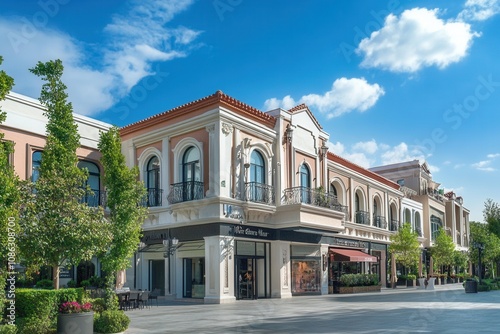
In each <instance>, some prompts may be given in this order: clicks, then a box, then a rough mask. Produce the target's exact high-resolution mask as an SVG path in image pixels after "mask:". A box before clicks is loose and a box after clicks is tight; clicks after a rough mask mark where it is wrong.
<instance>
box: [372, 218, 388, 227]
mask: <svg viewBox="0 0 500 334" xmlns="http://www.w3.org/2000/svg"><path fill="white" fill-rule="evenodd" d="M373 226H375V227H378V228H383V229H386V228H387V220H386V219H385V217H384V216H374V217H373Z"/></svg>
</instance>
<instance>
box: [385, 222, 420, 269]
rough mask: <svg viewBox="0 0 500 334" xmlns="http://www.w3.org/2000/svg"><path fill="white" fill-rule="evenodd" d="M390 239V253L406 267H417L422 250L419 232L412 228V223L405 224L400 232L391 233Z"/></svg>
mask: <svg viewBox="0 0 500 334" xmlns="http://www.w3.org/2000/svg"><path fill="white" fill-rule="evenodd" d="M390 239H391V244H390V245H389V253H391V254H392V255H393V256H394V258H395V260H396V262H397V263H400V264H402V265H403V266H404V267H405V268H412V267H416V266H417V265H418V262H419V259H420V254H421V250H420V243H419V241H418V234H417V233H415V232H413V231H412V230H411V225H410V224H409V223H405V224H403V226H402V227H401V228H400V229H399V231H398V233H396V234H393V235H391V238H390Z"/></svg>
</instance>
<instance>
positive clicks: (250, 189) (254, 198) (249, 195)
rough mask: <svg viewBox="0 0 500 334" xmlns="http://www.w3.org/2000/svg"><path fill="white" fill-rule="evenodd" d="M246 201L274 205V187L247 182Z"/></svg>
mask: <svg viewBox="0 0 500 334" xmlns="http://www.w3.org/2000/svg"><path fill="white" fill-rule="evenodd" d="M245 200H246V201H250V202H257V203H264V204H269V205H274V187H273V186H270V185H267V184H263V183H258V182H247V183H245Z"/></svg>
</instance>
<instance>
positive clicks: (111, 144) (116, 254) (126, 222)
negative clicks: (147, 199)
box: [98, 127, 147, 283]
mask: <svg viewBox="0 0 500 334" xmlns="http://www.w3.org/2000/svg"><path fill="white" fill-rule="evenodd" d="M98 147H99V150H100V151H101V154H102V157H101V163H102V165H103V167H104V185H105V186H106V194H107V201H106V202H107V203H106V205H107V207H108V208H109V218H108V219H109V221H110V223H111V230H112V234H113V240H112V242H111V244H110V246H109V248H107V249H106V253H105V254H104V255H103V256H102V257H101V263H102V269H103V270H105V271H106V272H107V273H109V274H116V273H117V272H118V271H120V270H125V269H126V268H127V267H129V266H130V258H131V257H132V256H133V254H134V252H135V251H136V250H137V246H138V245H139V242H140V238H141V231H142V230H141V227H142V223H143V222H144V218H145V217H146V213H147V208H146V207H144V206H143V205H142V202H143V200H144V196H145V195H146V190H145V188H144V185H143V183H142V182H140V181H138V175H139V171H138V169H137V168H133V169H130V168H128V167H127V165H126V163H125V157H124V156H123V154H122V152H121V140H120V134H119V130H118V128H116V127H113V128H111V129H110V130H109V131H108V132H101V135H100V140H99V145H98ZM108 277H111V278H112V277H113V275H109V276H108ZM109 283H111V282H109Z"/></svg>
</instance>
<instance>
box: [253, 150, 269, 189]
mask: <svg viewBox="0 0 500 334" xmlns="http://www.w3.org/2000/svg"><path fill="white" fill-rule="evenodd" d="M264 170H265V166H264V158H263V157H262V154H260V152H258V151H253V152H252V155H251V156H250V182H257V183H262V184H265V183H266V178H265V176H266V175H265V172H264Z"/></svg>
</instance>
